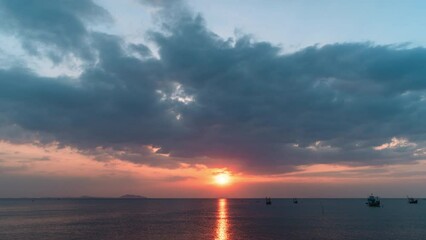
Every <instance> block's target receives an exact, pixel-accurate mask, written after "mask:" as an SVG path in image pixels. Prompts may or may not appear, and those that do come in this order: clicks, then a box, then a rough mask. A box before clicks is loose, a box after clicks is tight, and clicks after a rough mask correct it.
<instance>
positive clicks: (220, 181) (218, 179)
mask: <svg viewBox="0 0 426 240" xmlns="http://www.w3.org/2000/svg"><path fill="white" fill-rule="evenodd" d="M214 181H215V183H216V184H217V185H221V186H224V185H227V184H229V182H230V181H231V175H230V174H229V173H227V172H222V173H219V174H217V175H215V176H214Z"/></svg>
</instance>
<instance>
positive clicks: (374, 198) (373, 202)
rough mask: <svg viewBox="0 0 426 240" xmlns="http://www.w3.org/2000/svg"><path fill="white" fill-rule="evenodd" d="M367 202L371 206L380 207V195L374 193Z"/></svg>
mask: <svg viewBox="0 0 426 240" xmlns="http://www.w3.org/2000/svg"><path fill="white" fill-rule="evenodd" d="M366 204H367V205H368V206H369V207H380V199H379V197H378V196H374V195H373V194H371V195H370V196H369V197H368V198H367V202H366Z"/></svg>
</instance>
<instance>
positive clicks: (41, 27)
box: [0, 0, 111, 62]
mask: <svg viewBox="0 0 426 240" xmlns="http://www.w3.org/2000/svg"><path fill="white" fill-rule="evenodd" d="M0 14H1V16H2V21H1V23H0V27H1V28H3V30H5V31H6V32H7V33H9V34H13V35H15V36H17V37H19V38H20V39H21V42H22V47H23V48H24V49H25V50H27V51H28V52H29V53H31V54H33V55H40V54H47V56H48V57H50V58H51V59H52V60H54V61H55V62H58V61H61V60H62V58H63V57H64V54H66V53H73V54H75V55H77V56H78V57H80V58H83V59H88V58H92V57H93V56H92V55H91V54H92V51H91V49H90V47H89V46H88V45H89V42H90V39H89V38H88V36H87V35H88V32H89V30H88V29H87V27H86V25H85V22H89V21H90V22H105V21H110V20H111V17H110V16H109V14H108V12H107V11H106V10H104V9H103V8H101V7H100V6H98V5H96V4H94V3H93V2H92V1H91V0H81V1H74V0H25V1H21V0H18V1H10V0H0Z"/></svg>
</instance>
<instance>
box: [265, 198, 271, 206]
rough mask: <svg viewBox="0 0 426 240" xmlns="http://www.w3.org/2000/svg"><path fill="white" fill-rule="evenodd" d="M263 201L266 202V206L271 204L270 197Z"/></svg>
mask: <svg viewBox="0 0 426 240" xmlns="http://www.w3.org/2000/svg"><path fill="white" fill-rule="evenodd" d="M265 201H266V205H271V204H272V201H271V198H270V197H266V198H265Z"/></svg>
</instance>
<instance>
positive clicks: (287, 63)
mask: <svg viewBox="0 0 426 240" xmlns="http://www.w3.org/2000/svg"><path fill="white" fill-rule="evenodd" d="M11 2H12V1H3V2H2V4H1V5H0V6H1V9H2V10H1V11H8V14H9V15H10V16H11V18H12V19H14V20H13V23H14V24H15V25H13V29H14V31H16V32H18V33H20V36H21V38H22V39H23V40H22V41H23V42H24V43H25V42H26V41H29V42H31V44H32V43H36V44H51V43H54V46H55V47H57V48H60V49H61V51H63V52H64V53H65V54H67V53H70V52H71V53H80V52H82V53H83V52H91V53H96V54H95V55H96V56H97V59H96V60H93V63H96V64H87V66H85V69H84V71H83V73H82V74H81V76H80V77H79V78H78V79H68V78H66V77H62V78H48V77H41V76H38V75H36V74H35V73H33V72H31V71H29V70H27V69H25V68H10V69H3V70H0V111H1V115H2V116H1V117H0V123H1V124H2V125H3V127H4V126H18V127H19V128H20V129H24V130H26V131H29V132H33V133H37V136H39V138H41V139H42V142H43V141H44V142H46V143H48V142H51V141H57V142H59V144H60V145H70V146H73V147H76V148H78V149H80V150H81V151H83V152H87V153H90V154H95V155H97V156H100V158H102V157H105V158H108V157H106V156H104V155H103V154H102V153H100V152H104V153H105V152H106V153H105V154H106V155H108V156H114V157H117V156H118V157H120V158H122V159H127V160H129V161H132V162H140V163H144V164H150V165H157V166H158V165H159V166H168V167H173V166H177V163H175V162H173V161H171V160H167V159H170V158H172V159H173V158H179V161H186V162H188V163H207V164H208V165H209V166H235V165H237V166H239V167H240V168H241V169H242V170H244V171H257V172H282V171H291V170H293V169H294V167H295V166H297V165H302V164H312V163H335V162H344V163H348V164H359V165H371V164H388V163H401V162H407V161H412V160H415V159H418V158H423V156H424V154H423V153H424V152H426V151H425V149H424V147H426V146H425V144H424V143H425V140H426V136H425V134H424V133H425V130H426V124H424V122H423V121H422V119H424V117H425V114H426V111H425V110H426V107H425V99H426V98H425V93H426V91H425V88H426V81H425V79H424V76H425V73H426V70H425V69H426V68H425V67H424V65H425V63H426V49H424V48H412V49H410V48H404V47H398V46H376V45H373V44H370V43H354V44H352V43H344V44H333V45H326V46H322V47H318V46H316V47H308V48H305V49H302V50H300V51H298V52H295V53H292V54H286V55H282V54H281V53H280V51H281V49H280V48H279V47H277V46H274V45H272V44H270V43H268V42H255V41H254V40H252V39H251V38H250V37H247V36H243V37H240V38H238V39H236V40H232V39H227V40H224V39H222V38H220V37H219V36H217V35H216V34H214V33H213V32H211V31H210V30H209V29H207V28H206V26H205V23H204V20H203V18H202V17H201V16H198V15H195V16H194V15H193V14H192V13H190V12H189V11H180V10H179V11H177V12H178V13H179V14H175V15H173V17H172V18H168V19H165V20H164V24H163V25H162V26H163V31H162V32H150V33H149V37H150V39H151V41H152V42H153V43H155V44H156V45H157V46H158V47H159V55H160V58H159V59H156V58H153V57H152V55H151V51H150V49H149V48H147V47H146V46H144V45H135V44H127V43H126V42H124V41H123V40H122V39H121V38H120V37H119V36H113V35H108V34H104V33H98V32H89V31H87V27H86V26H85V25H84V22H83V21H81V20H80V15H81V14H86V15H84V16H85V17H86V18H88V19H92V18H95V19H96V18H98V17H99V16H104V15H105V14H106V13H104V11H100V10H99V9H101V8H100V7H98V6H96V5H94V4H93V3H91V2H89V1H86V2H84V4H89V5H88V6H90V7H89V8H88V9H95V10H96V11H94V10H93V11H86V13H84V12H83V13H82V12H80V11H77V10H78V9H79V8H78V7H75V8H68V7H67V8H65V7H64V6H68V5H69V4H71V5H72V3H71V2H74V1H70V2H58V3H55V4H52V5H49V6H50V7H49V8H46V9H45V8H42V7H40V6H38V5H41V6H42V5H43V4H36V2H34V4H35V5H37V6H35V10H31V9H28V11H29V14H28V15H25V16H22V14H21V11H22V10H20V9H19V8H18V7H16V8H13V6H14V5H13V3H11ZM63 4H65V5H63ZM66 4H68V5H66ZM75 4H77V3H75ZM79 4H83V3H79ZM11 6H12V7H11ZM72 6H74V5H72ZM78 6H80V5H78ZM84 8H86V7H84ZM64 9H67V10H66V11H65V10H64ZM73 9H74V10H73ZM75 9H77V10H75ZM167 9H168V10H170V9H171V8H167ZM36 11H40V12H37V14H36V13H35V12H36ZM43 11H45V12H43ZM41 13H44V14H41ZM63 14H65V15H66V16H68V18H70V19H77V20H78V21H76V22H77V23H78V24H79V25H78V26H80V27H76V28H71V29H70V31H66V32H61V35H64V36H61V38H53V40H52V39H50V38H46V39H45V38H43V37H38V36H45V35H47V36H51V35H53V36H56V35H58V34H59V33H57V28H55V27H48V26H44V25H43V24H39V25H38V24H35V25H26V24H24V23H23V22H26V21H29V22H31V21H34V22H37V21H43V20H42V19H43V18H41V19H39V18H40V17H38V16H39V15H43V16H45V15H48V16H49V15H52V16H62V15H63ZM159 14H160V15H161V16H163V17H164V15H163V14H164V13H159ZM31 19H34V20H31ZM16 23H19V24H16ZM58 24H61V23H58ZM25 29H27V30H25ZM28 29H30V30H31V32H37V33H39V34H37V35H36V36H37V37H31V36H32V35H25V34H26V31H29V30H28ZM75 35H77V36H75ZM27 36H30V37H29V38H28V37H27ZM75 39H77V40H75ZM80 39H88V42H90V44H89V45H87V44H81V45H80V44H77V42H79V41H80ZM70 41H71V42H72V44H69V42H70ZM74 41H76V42H74ZM74 43H75V44H74ZM70 46H71V47H70ZM80 47H81V48H80ZM87 47H90V51H87V49H86V48H87ZM129 52H131V53H135V54H136V55H140V57H135V54H129ZM77 55H79V56H80V57H82V58H84V57H85V56H83V55H82V54H77ZM86 60H87V61H90V58H88V59H86ZM2 132H4V131H0V133H2ZM2 138H4V139H8V140H10V139H13V138H11V137H10V132H9V134H8V135H7V136H6V135H2ZM386 143H388V145H383V144H386ZM380 146H382V147H380ZM375 147H376V149H375ZM157 148H161V149H157ZM164 154H169V155H170V158H168V157H166V156H164Z"/></svg>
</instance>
